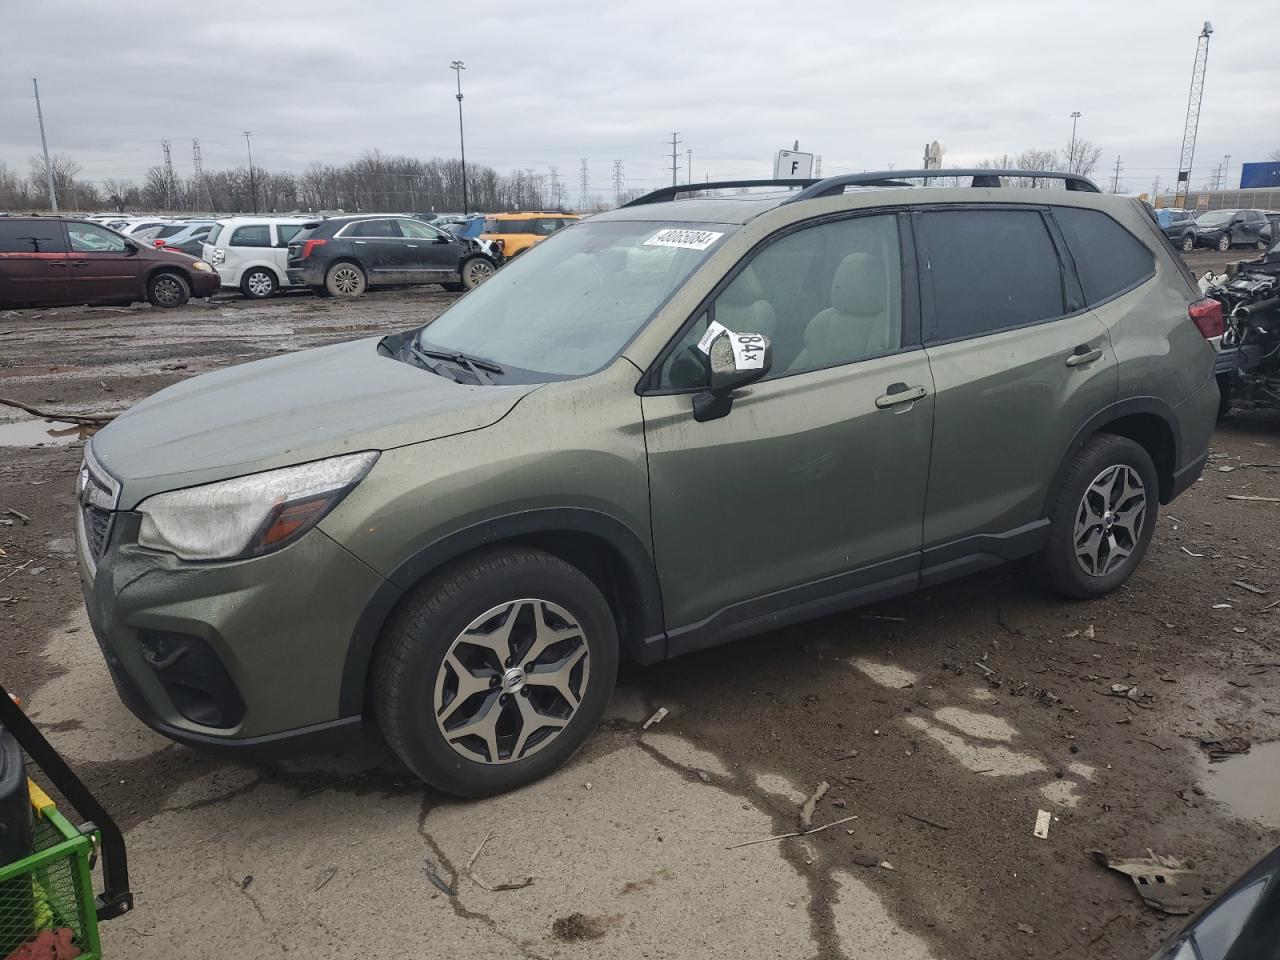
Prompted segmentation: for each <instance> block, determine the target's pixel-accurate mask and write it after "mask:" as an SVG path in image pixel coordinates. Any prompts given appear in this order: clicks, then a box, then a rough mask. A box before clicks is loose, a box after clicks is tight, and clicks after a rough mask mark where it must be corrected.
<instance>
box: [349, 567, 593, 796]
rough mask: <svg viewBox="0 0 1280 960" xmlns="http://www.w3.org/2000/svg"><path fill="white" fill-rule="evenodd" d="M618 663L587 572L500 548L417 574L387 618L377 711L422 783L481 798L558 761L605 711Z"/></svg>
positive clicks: (539, 773) (376, 691)
mask: <svg viewBox="0 0 1280 960" xmlns="http://www.w3.org/2000/svg"><path fill="white" fill-rule="evenodd" d="M617 670H618V636H617V629H616V627H615V625H614V620H613V614H612V612H611V611H610V609H609V605H608V603H607V602H606V600H605V598H604V596H603V595H602V594H601V593H600V591H599V589H597V588H596V586H595V584H593V583H592V582H591V580H590V579H588V578H587V577H586V575H585V574H583V573H582V572H581V571H580V570H578V569H577V568H576V567H573V566H570V565H569V564H567V563H565V562H564V561H563V560H560V559H559V558H558V557H553V556H551V555H550V554H546V553H542V552H540V551H536V550H528V549H518V548H517V549H509V550H503V549H495V550H493V551H489V552H486V553H482V554H479V555H477V556H475V557H473V558H471V559H470V560H465V561H462V562H460V563H458V564H456V565H454V566H452V567H450V568H447V569H446V570H444V571H441V572H440V573H439V574H437V575H435V576H433V577H431V578H430V579H428V580H426V581H424V582H423V583H422V584H421V585H420V586H419V587H418V588H417V589H416V590H415V591H414V592H413V593H412V594H410V595H409V597H408V598H407V599H406V601H405V603H404V604H403V606H402V607H401V608H400V609H399V610H398V611H397V612H396V613H395V614H394V615H393V616H392V618H391V620H390V621H389V622H388V624H387V628H386V630H385V631H384V633H383V636H382V640H381V642H380V645H379V649H378V654H377V656H376V658H375V663H374V687H373V691H374V709H375V713H376V715H377V718H378V722H379V725H380V726H381V728H382V730H383V733H384V735H385V736H386V738H387V742H388V743H389V744H390V745H391V747H392V749H393V750H395V752H396V753H397V754H398V755H399V756H400V758H401V759H402V760H403V761H404V762H405V763H406V764H407V765H408V766H409V767H410V768H411V769H412V770H413V771H414V772H415V773H416V774H418V776H420V777H422V779H423V780H425V781H427V782H428V783H430V784H431V785H432V786H435V787H437V788H438V789H440V790H444V791H446V792H448V793H453V794H458V795H461V796H473V797H474V796H486V795H489V794H495V793H501V792H503V791H506V790H511V789H514V788H515V787H518V786H521V785H523V784H526V783H529V782H531V781H533V780H536V779H538V778H540V777H543V776H545V775H546V774H548V773H550V772H551V771H552V770H555V769H556V768H557V767H559V766H560V765H561V764H562V763H564V761H565V760H566V759H568V758H569V756H570V755H571V754H572V753H573V752H574V751H575V750H577V749H578V747H579V746H581V745H582V743H583V742H584V741H585V740H586V738H587V736H588V735H589V734H590V733H591V731H592V730H594V729H595V727H596V724H597V723H599V721H600V718H601V717H602V716H603V715H604V709H605V707H606V706H607V704H608V702H609V697H610V696H611V694H612V692H613V685H614V681H615V679H616V677H617Z"/></svg>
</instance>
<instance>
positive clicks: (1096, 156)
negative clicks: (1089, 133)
mask: <svg viewBox="0 0 1280 960" xmlns="http://www.w3.org/2000/svg"><path fill="white" fill-rule="evenodd" d="M1101 159H1102V148H1101V147H1099V146H1096V145H1095V144H1094V143H1093V141H1092V140H1077V141H1075V143H1074V144H1072V143H1070V142H1068V143H1067V145H1066V146H1065V147H1064V148H1063V150H1062V165H1063V167H1064V168H1065V170H1066V172H1067V173H1078V174H1080V176H1082V177H1087V176H1089V174H1091V173H1093V170H1094V168H1095V167H1096V166H1097V165H1098V161H1099V160H1101Z"/></svg>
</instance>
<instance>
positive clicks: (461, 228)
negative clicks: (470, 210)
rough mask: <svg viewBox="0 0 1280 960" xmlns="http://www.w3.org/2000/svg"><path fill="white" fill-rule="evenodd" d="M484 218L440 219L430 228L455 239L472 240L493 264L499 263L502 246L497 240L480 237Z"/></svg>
mask: <svg viewBox="0 0 1280 960" xmlns="http://www.w3.org/2000/svg"><path fill="white" fill-rule="evenodd" d="M484 224H485V218H484V217H483V216H475V217H452V218H449V219H445V218H444V217H441V218H440V219H439V220H437V221H436V222H435V223H433V224H432V226H435V227H439V228H440V229H442V230H448V231H449V232H450V233H452V234H453V235H454V236H455V237H463V238H465V239H467V240H474V241H475V242H476V243H478V244H479V245H480V249H481V251H483V252H484V255H485V256H487V257H488V258H489V259H490V260H492V261H493V262H494V263H501V262H502V260H503V254H502V244H501V243H499V242H498V241H497V240H489V239H486V238H485V237H483V236H481V234H482V233H483V232H484Z"/></svg>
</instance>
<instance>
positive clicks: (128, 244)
mask: <svg viewBox="0 0 1280 960" xmlns="http://www.w3.org/2000/svg"><path fill="white" fill-rule="evenodd" d="M124 252H125V253H137V252H138V245H137V244H136V243H134V242H133V241H132V240H125V242H124Z"/></svg>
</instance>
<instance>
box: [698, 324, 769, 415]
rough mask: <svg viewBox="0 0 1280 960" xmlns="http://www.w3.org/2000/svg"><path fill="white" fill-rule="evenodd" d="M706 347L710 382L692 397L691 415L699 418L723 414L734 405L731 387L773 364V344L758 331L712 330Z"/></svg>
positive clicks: (702, 345) (752, 380) (745, 382)
mask: <svg viewBox="0 0 1280 960" xmlns="http://www.w3.org/2000/svg"><path fill="white" fill-rule="evenodd" d="M698 347H699V349H705V351H706V354H707V368H708V370H709V372H710V386H709V388H708V389H706V390H704V391H703V392H702V393H699V394H695V395H694V398H693V418H694V419H695V420H697V421H699V422H703V421H706V420H715V419H717V418H719V417H723V416H725V415H726V414H727V413H728V412H729V410H730V408H731V407H732V406H733V391H734V390H737V389H739V388H740V387H745V386H747V385H748V384H751V383H755V382H756V381H757V380H759V379H760V378H762V377H763V376H765V374H767V373H768V372H769V369H770V368H771V367H772V366H773V344H772V343H770V342H769V338H768V337H766V336H765V335H764V334H761V333H734V332H732V331H729V330H725V329H724V328H723V327H722V328H720V331H719V332H715V331H712V339H711V340H710V342H708V341H707V340H706V338H705V337H704V339H703V340H702V341H701V342H700V343H699V344H698Z"/></svg>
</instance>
